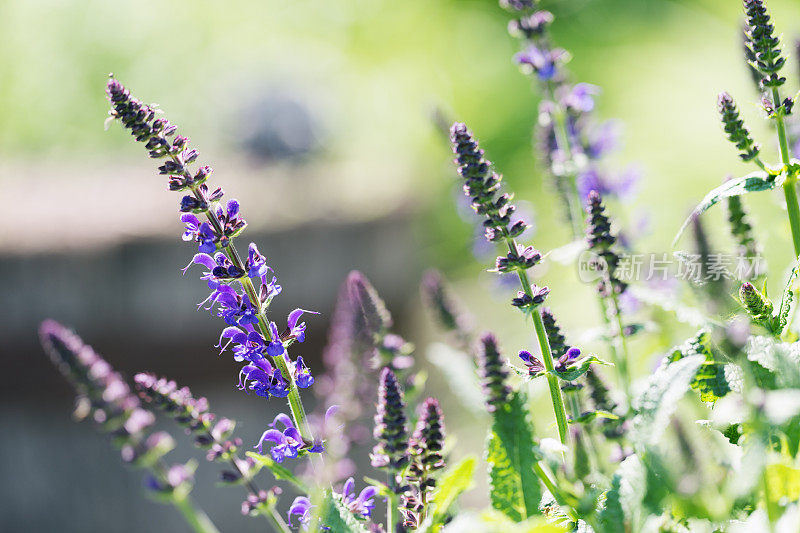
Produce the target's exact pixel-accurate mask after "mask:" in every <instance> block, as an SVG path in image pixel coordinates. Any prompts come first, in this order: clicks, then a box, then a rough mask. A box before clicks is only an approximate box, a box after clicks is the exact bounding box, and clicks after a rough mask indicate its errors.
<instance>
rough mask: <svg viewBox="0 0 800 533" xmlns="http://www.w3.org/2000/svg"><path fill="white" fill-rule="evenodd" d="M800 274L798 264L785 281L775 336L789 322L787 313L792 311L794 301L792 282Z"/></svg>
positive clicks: (799, 265) (781, 331)
mask: <svg viewBox="0 0 800 533" xmlns="http://www.w3.org/2000/svg"><path fill="white" fill-rule="evenodd" d="M798 272H800V264H797V265H795V266H794V268H793V269H792V271H791V273H790V274H789V279H788V280H787V281H786V286H785V287H784V288H783V296H781V306H780V308H779V309H778V317H777V318H778V328H779V330H778V331H777V332H776V334H777V335H780V334H781V333H783V330H784V329H785V328H786V325H787V324H788V321H789V311H790V310H791V309H792V300H793V299H794V282H795V280H797V274H798Z"/></svg>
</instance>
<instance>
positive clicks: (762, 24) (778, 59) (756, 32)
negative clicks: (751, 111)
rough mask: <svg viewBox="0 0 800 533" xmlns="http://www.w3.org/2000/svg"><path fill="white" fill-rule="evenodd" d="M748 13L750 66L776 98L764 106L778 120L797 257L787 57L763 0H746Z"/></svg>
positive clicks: (798, 210) (798, 213)
mask: <svg viewBox="0 0 800 533" xmlns="http://www.w3.org/2000/svg"><path fill="white" fill-rule="evenodd" d="M744 10H745V15H746V18H747V21H746V25H745V47H746V48H747V50H749V52H750V54H749V55H750V57H751V60H750V66H751V67H753V69H755V70H756V71H757V72H758V73H759V74H760V78H761V79H760V82H759V86H760V87H761V90H762V91H765V92H768V93H769V94H770V96H771V97H772V101H771V102H770V101H769V99H768V98H766V99H765V100H764V104H765V106H764V107H765V110H766V111H767V114H768V115H769V117H770V118H772V119H774V120H775V128H776V130H777V133H778V146H779V152H780V158H781V163H782V166H781V168H780V174H782V175H783V177H784V182H783V194H784V198H785V200H786V210H787V212H788V215H789V227H790V228H791V231H792V243H793V245H794V253H795V257H797V256H800V204H798V201H797V191H796V183H797V175H798V172H800V169H798V167H797V166H796V165H792V164H791V154H790V152H789V140H788V136H787V133H786V123H785V117H786V116H788V115H789V114H790V113H791V112H792V107H793V106H794V100H793V99H792V98H787V99H785V100H781V94H780V87H781V86H782V85H783V84H784V83H785V82H786V78H784V77H782V76H781V75H780V71H781V69H782V68H783V66H784V64H785V63H786V58H784V57H783V55H782V53H781V46H780V40H779V38H778V37H777V36H775V27H774V26H773V25H772V23H771V22H770V16H769V14H768V13H767V8H766V6H765V5H764V2H763V0H744Z"/></svg>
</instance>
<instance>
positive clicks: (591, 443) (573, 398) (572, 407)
mask: <svg viewBox="0 0 800 533" xmlns="http://www.w3.org/2000/svg"><path fill="white" fill-rule="evenodd" d="M579 392H580V391H578V390H572V391H569V392H565V393H564V396H565V397H566V399H567V404H568V405H569V412H570V415H571V416H572V418H573V420H574V419H576V418H578V417H579V416H580V415H581V402H580V397H579ZM580 429H581V430H582V431H583V435H584V436H585V437H586V439H585V442H586V446H587V448H588V449H589V453H590V454H591V458H590V460H591V461H592V462H594V468H595V470H598V469H599V468H600V454H599V453H598V451H597V442H595V439H594V437H593V436H592V427H591V426H590V425H589V424H586V425H584V426H581V428H580Z"/></svg>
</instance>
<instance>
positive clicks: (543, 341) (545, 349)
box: [506, 238, 567, 446]
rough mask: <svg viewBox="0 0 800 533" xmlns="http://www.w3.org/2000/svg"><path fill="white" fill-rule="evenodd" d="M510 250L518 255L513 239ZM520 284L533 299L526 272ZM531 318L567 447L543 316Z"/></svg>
mask: <svg viewBox="0 0 800 533" xmlns="http://www.w3.org/2000/svg"><path fill="white" fill-rule="evenodd" d="M506 242H507V243H508V249H509V250H510V251H511V253H512V254H516V253H517V242H516V241H515V240H514V239H512V238H507V239H506ZM517 276H518V277H519V283H520V285H522V290H523V291H524V292H525V294H527V295H528V296H530V297H533V293H532V292H531V283H530V281H528V274H527V273H526V272H525V271H524V270H517ZM531 317H532V318H533V327H534V329H535V330H536V338H537V339H538V340H539V349H540V350H541V353H542V361H543V363H544V367H545V370H547V384H548V385H549V387H550V399H551V400H552V402H553V411H554V412H555V415H556V424H557V425H558V437H559V439H561V444H563V445H565V446H566V445H567V414H566V411H565V410H564V399H563V398H562V397H561V387H559V385H558V377H556V374H555V368H554V365H553V352H552V351H551V350H550V342H549V341H548V340H547V332H546V331H545V329H544V323H543V322H542V315H541V314H540V313H539V310H538V309H532V310H531Z"/></svg>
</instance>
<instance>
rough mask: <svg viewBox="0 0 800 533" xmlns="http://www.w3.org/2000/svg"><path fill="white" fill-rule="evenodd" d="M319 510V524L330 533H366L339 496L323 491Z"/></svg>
mask: <svg viewBox="0 0 800 533" xmlns="http://www.w3.org/2000/svg"><path fill="white" fill-rule="evenodd" d="M321 508H322V510H321V512H320V515H319V520H320V523H321V524H322V525H323V526H325V527H327V528H329V529H328V531H330V532H331V533H367V529H366V528H365V527H364V525H363V523H362V522H359V521H358V520H357V519H356V517H355V516H353V513H351V512H350V510H349V509H348V508H347V507H346V506H345V505H344V503H343V502H342V496H341V495H340V494H336V493H334V492H331V491H325V496H324V498H323V500H322V505H321Z"/></svg>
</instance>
